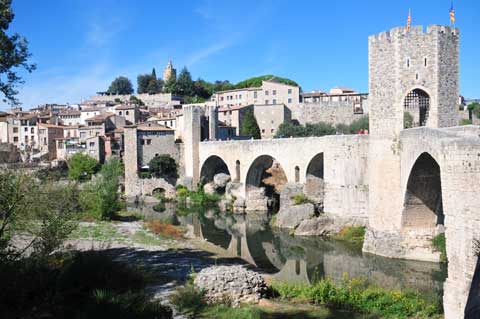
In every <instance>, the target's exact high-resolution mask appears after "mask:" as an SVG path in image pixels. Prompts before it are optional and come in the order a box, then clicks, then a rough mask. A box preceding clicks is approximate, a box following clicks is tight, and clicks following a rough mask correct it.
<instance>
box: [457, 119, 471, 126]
mask: <svg viewBox="0 0 480 319" xmlns="http://www.w3.org/2000/svg"><path fill="white" fill-rule="evenodd" d="M471 124H472V120H470V119H462V120H461V121H460V125H471Z"/></svg>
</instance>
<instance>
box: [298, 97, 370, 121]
mask: <svg viewBox="0 0 480 319" xmlns="http://www.w3.org/2000/svg"><path fill="white" fill-rule="evenodd" d="M367 101H368V100H365V101H363V103H367ZM290 110H291V111H292V119H293V120H297V121H298V122H299V123H300V124H302V125H305V124H306V123H318V122H327V123H331V124H333V125H335V124H339V123H344V124H347V125H348V124H350V123H352V122H353V121H355V120H358V119H360V118H362V117H364V116H366V115H367V114H363V113H361V114H355V113H353V102H351V101H328V102H327V101H325V102H319V103H302V104H298V105H295V106H290Z"/></svg>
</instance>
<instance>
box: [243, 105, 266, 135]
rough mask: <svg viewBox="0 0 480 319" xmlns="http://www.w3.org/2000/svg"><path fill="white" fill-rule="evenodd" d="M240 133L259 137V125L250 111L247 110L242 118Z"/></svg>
mask: <svg viewBox="0 0 480 319" xmlns="http://www.w3.org/2000/svg"><path fill="white" fill-rule="evenodd" d="M241 134H242V135H244V136H252V137H253V138H254V139H260V138H261V135H260V127H259V126H258V123H257V119H256V118H255V115H254V114H253V112H252V111H247V113H246V114H245V117H244V118H243V122H242V129H241Z"/></svg>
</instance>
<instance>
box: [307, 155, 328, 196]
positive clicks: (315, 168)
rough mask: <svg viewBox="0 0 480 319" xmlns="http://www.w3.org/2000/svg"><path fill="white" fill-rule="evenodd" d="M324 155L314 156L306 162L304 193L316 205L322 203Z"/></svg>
mask: <svg viewBox="0 0 480 319" xmlns="http://www.w3.org/2000/svg"><path fill="white" fill-rule="evenodd" d="M324 170H325V168H324V154H323V152H321V153H318V154H316V155H315V156H313V157H312V159H310V161H309V162H308V166H307V170H306V179H305V188H304V193H305V195H307V196H308V197H309V198H310V199H312V200H314V201H315V202H316V203H317V204H320V203H323V199H324V193H325V180H324Z"/></svg>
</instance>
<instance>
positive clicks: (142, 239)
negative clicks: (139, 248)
mask: <svg viewBox="0 0 480 319" xmlns="http://www.w3.org/2000/svg"><path fill="white" fill-rule="evenodd" d="M132 240H133V242H134V243H137V244H140V245H145V246H159V245H162V244H163V243H164V242H163V241H162V240H161V239H160V238H158V237H157V236H155V235H153V234H150V233H147V232H146V231H143V230H140V231H137V232H136V233H135V234H134V235H133V236H132Z"/></svg>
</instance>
